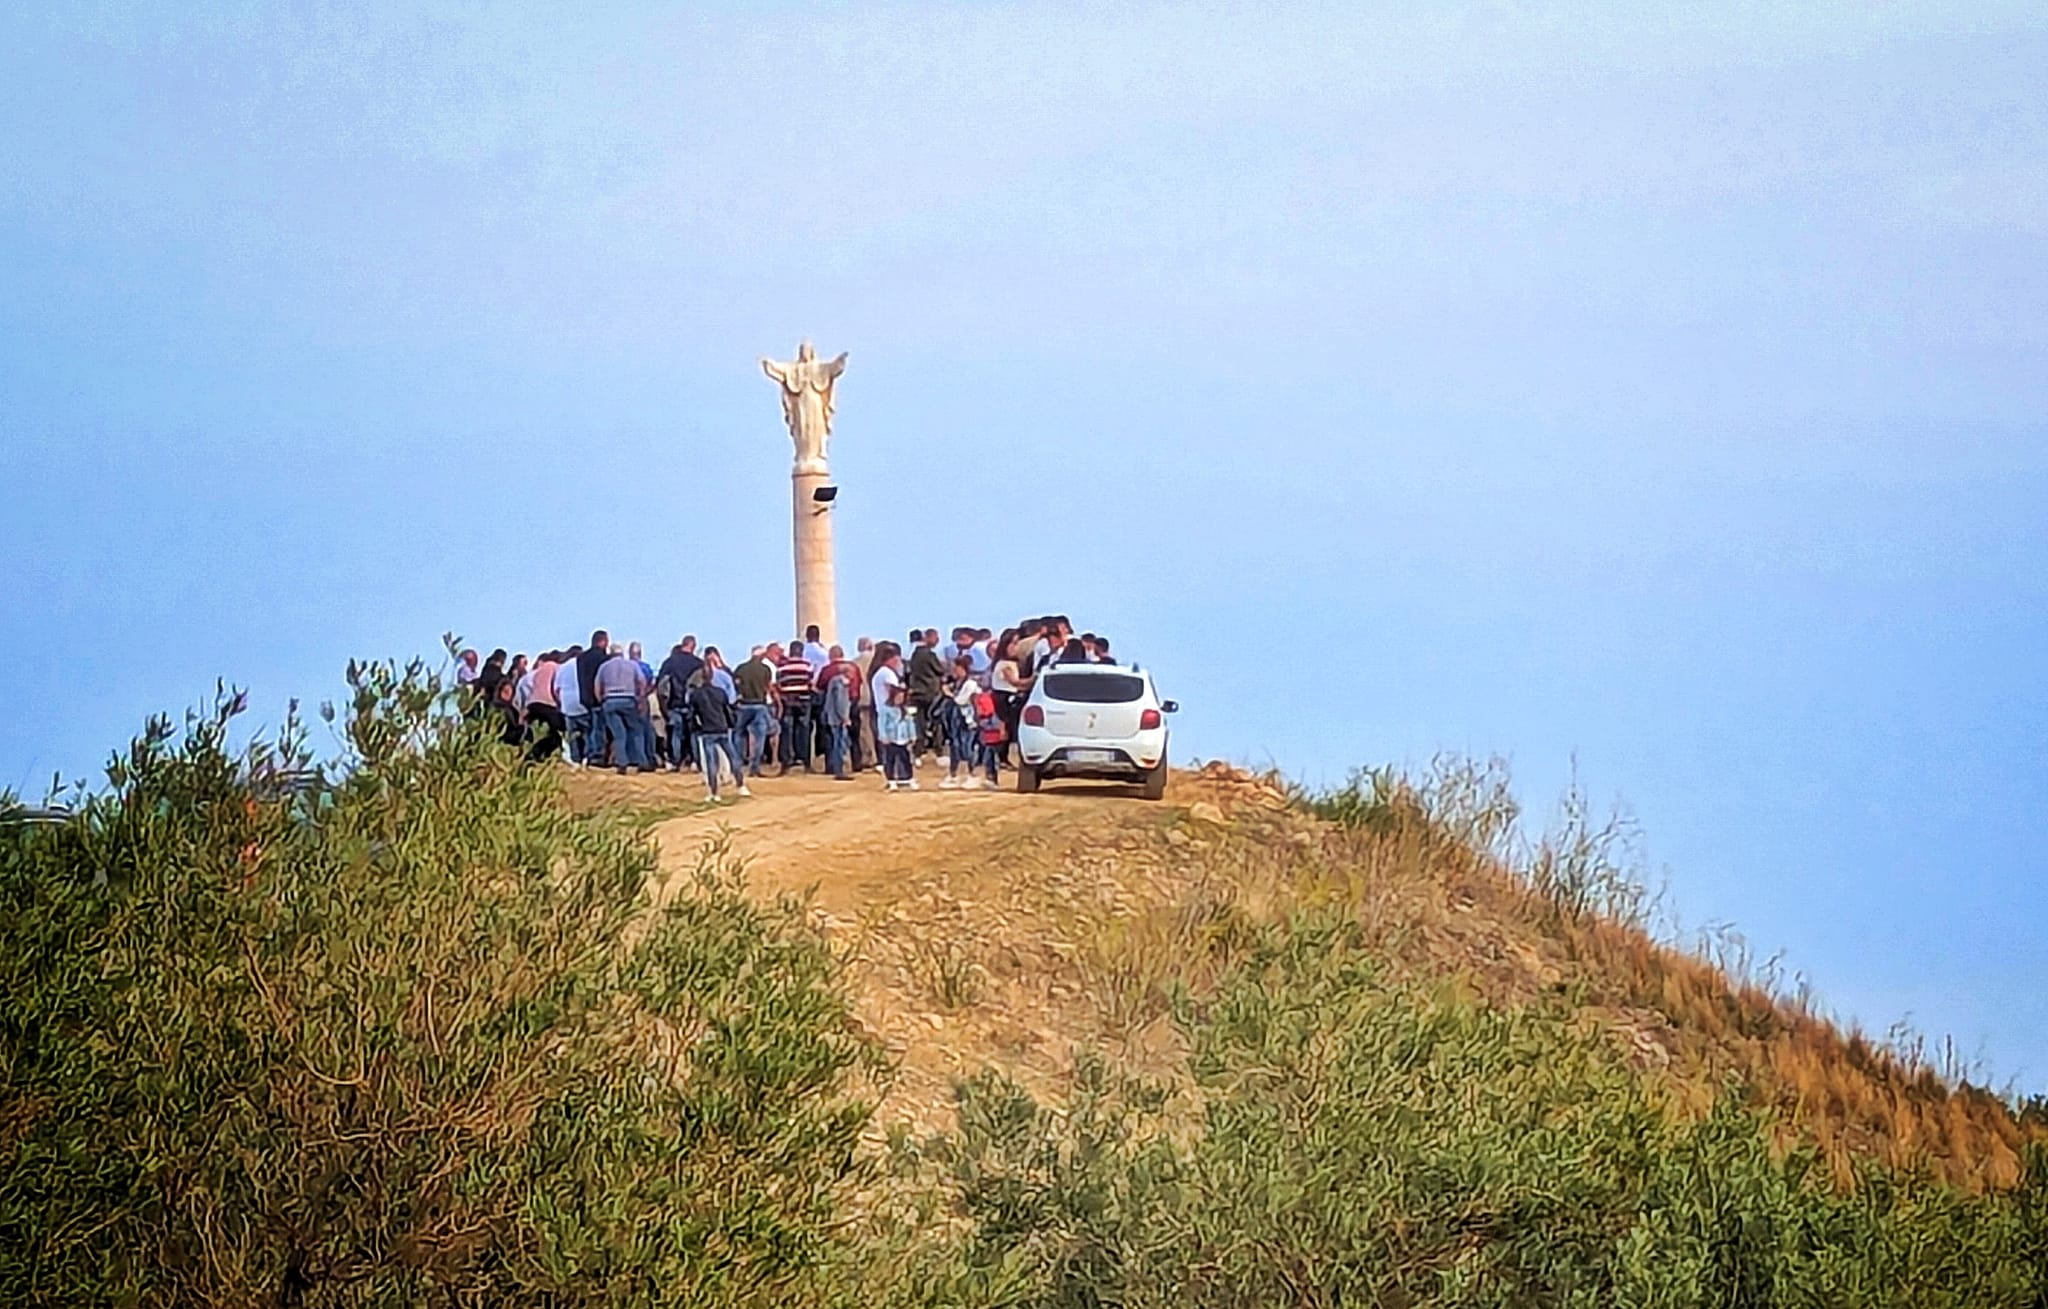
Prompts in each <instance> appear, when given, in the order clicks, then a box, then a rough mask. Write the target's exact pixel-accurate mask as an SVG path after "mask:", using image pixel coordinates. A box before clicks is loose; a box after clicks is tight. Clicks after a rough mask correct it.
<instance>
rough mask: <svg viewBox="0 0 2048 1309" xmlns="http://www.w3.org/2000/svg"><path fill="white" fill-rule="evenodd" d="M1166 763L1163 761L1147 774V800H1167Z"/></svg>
mask: <svg viewBox="0 0 2048 1309" xmlns="http://www.w3.org/2000/svg"><path fill="white" fill-rule="evenodd" d="M1166 774H1167V767H1166V761H1165V760H1164V759H1161V760H1160V761H1159V764H1158V766H1157V767H1155V768H1154V769H1153V770H1152V771H1151V772H1149V773H1147V774H1145V798H1146V799H1147V800H1164V799H1165V798H1166Z"/></svg>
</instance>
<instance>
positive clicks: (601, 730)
mask: <svg viewBox="0 0 2048 1309" xmlns="http://www.w3.org/2000/svg"><path fill="white" fill-rule="evenodd" d="M611 645H612V638H611V634H610V633H608V632H606V631H605V630H604V629H603V628H599V629H598V630H597V631H595V632H592V633H591V634H590V648H589V649H588V650H585V651H584V652H583V653H582V654H580V655H577V656H576V692H577V694H578V695H579V696H581V697H582V700H583V707H584V710H585V712H587V713H588V714H589V715H590V721H589V723H588V725H587V726H586V728H585V731H584V738H583V762H584V763H586V764H596V765H597V766H599V767H600V768H601V767H603V766H604V765H605V763H606V762H607V759H606V756H607V753H608V751H607V746H608V745H612V746H616V744H617V743H616V742H608V741H607V740H606V737H607V736H608V733H607V731H606V727H607V726H608V724H607V723H606V721H605V716H604V710H603V705H604V697H603V696H601V695H599V694H598V692H597V670H598V669H600V668H602V667H604V666H605V664H606V662H607V661H609V660H610V659H611V657H612V650H611Z"/></svg>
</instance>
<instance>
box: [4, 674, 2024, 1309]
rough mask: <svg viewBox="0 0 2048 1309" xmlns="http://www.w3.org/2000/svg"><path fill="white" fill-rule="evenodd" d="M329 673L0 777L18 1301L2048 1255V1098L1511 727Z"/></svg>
mask: <svg viewBox="0 0 2048 1309" xmlns="http://www.w3.org/2000/svg"><path fill="white" fill-rule="evenodd" d="M349 680H350V690H351V697H350V700H349V702H348V704H347V706H346V716H345V721H344V723H343V731H344V732H345V740H346V742H347V747H346V755H345V757H344V758H342V759H340V760H338V761H334V762H331V763H320V762H318V761H316V760H315V759H314V757H313V755H312V754H311V752H310V751H309V750H308V749H307V748H306V745H305V739H304V733H303V731H302V730H301V729H300V728H298V726H297V725H296V724H287V726H286V728H285V729H284V730H283V731H282V732H281V733H280V734H279V736H278V737H277V738H275V739H272V740H259V741H257V742H255V743H254V744H252V745H250V746H249V747H247V748H246V749H244V750H239V751H231V750H230V749H229V748H228V745H227V741H228V737H229V730H228V725H229V721H230V719H232V718H233V716H234V715H235V714H236V713H238V712H239V711H240V708H241V704H242V701H241V698H240V697H239V696H237V695H235V694H233V693H231V692H225V691H224V692H223V694H222V696H221V699H220V702H219V704H218V705H216V706H215V708H214V710H213V712H211V713H210V714H209V713H204V712H202V713H195V714H193V715H191V716H190V717H189V718H188V719H187V720H186V725H185V727H184V729H183V730H182V732H181V731H180V730H178V729H176V728H174V727H173V726H172V723H171V722H170V720H168V719H157V720H154V721H152V722H151V723H150V725H149V726H148V728H147V729H146V730H145V732H144V733H143V735H142V736H141V737H140V738H138V739H137V740H136V741H135V742H134V743H133V744H132V745H131V746H130V747H129V749H128V750H126V751H125V752H123V753H122V754H120V755H118V756H116V757H115V758H114V759H113V761H112V762H111V764H110V766H109V769H108V785H107V787H106V788H105V789H104V790H103V791H99V792H93V793H85V794H81V795H80V796H79V797H78V803H77V805H76V807H75V808H74V809H73V810H72V811H71V812H70V813H69V814H68V815H60V816H56V817H55V818H54V820H53V821H47V822H35V823H22V822H14V821H10V822H6V823H0V1302H5V1303H7V1304H22V1305H52V1306H56V1305H67V1306H68V1305H71V1304H102V1303H105V1304H164V1305H186V1304H189V1305H214V1304H238V1305H239V1304H275V1305H280V1306H312V1305H321V1306H328V1305H332V1306H356V1305H362V1306H369V1305H382V1304H449V1305H458V1304H492V1305H506V1306H528V1305H530V1306H536V1307H539V1306H546V1307H547V1309H566V1307H568V1306H624V1305H632V1306H649V1307H651V1306H656V1305H666V1304H690V1305H693V1306H714V1307H715V1306H729V1307H731V1309H739V1307H741V1306H745V1307H747V1309H759V1307H764V1306H769V1305H778V1306H779V1305H821V1306H831V1307H833V1309H852V1307H853V1306H860V1309H872V1307H874V1306H883V1307H885V1309H940V1307H941V1306H947V1307H951V1306H976V1307H982V1309H997V1307H998V1306H1001V1307H1004V1309H1100V1307H1101V1306H1104V1305H1110V1304H1115V1305H1121V1306H1127V1307H1129V1309H1150V1307H1153V1306H1157V1309H1167V1307H1168V1306H1172V1307H1173V1309H1181V1307H1182V1306H1188V1305H1194V1306H1209V1307H1213V1309H1253V1307H1254V1306H1258V1307H1260V1309H1263V1307H1265V1306H1272V1305H1289V1306H1300V1307H1302V1309H1312V1307H1313V1309H1325V1307H1327V1306H1334V1305H1339V1304H1372V1305H1393V1306H1409V1305H1419V1304H1439V1305H1445V1306H1452V1305H1457V1306H1474V1307H1475V1309H1476V1307H1478V1306H1491V1307H1493V1309H1506V1306H1511V1305H1512V1306H1524V1305H1532V1306H1548V1305H1558V1306H1592V1305H1606V1304H1642V1305H1652V1304H1654V1305H1660V1306H1661V1305H1670V1306H1681V1305H1683V1306H1699V1309H1707V1307H1708V1306H1720V1305H1727V1304H1765V1303H1799V1304H1815V1305H1842V1306H1862V1305H1866V1304H1871V1303H1892V1304H1928V1305H1952V1306H1962V1305H1969V1306H1980V1305H1994V1306H2011V1307H2012V1309H2031V1307H2032V1306H2038V1305H2039V1304H2040V1303H2041V1296H2042V1295H2043V1294H2044V1292H2048V1280H2044V1279H2048V1150H2043V1149H2042V1148H2041V1144H2040V1141H2039V1137H2040V1136H2041V1132H2040V1125H2039V1124H2038V1123H2035V1122H2032V1121H2030V1120H2022V1119H2021V1118H2019V1117H2017V1116H2016V1115H2015V1113H2014V1112H2013V1110H2012V1108H2011V1107H2010V1106H2008V1105H2007V1104H2005V1103H2004V1102H2003V1101H2001V1100H1999V1099H1998V1098H1997V1097H1995V1096H1992V1095H1989V1094H1987V1093H1985V1092H1982V1091H1980V1090H1977V1089H1974V1088H1971V1087H1968V1086H1965V1085H1959V1084H1955V1085H1952V1084H1950V1083H1949V1082H1947V1081H1945V1080H1944V1079H1942V1078H1941V1077H1938V1076H1936V1075H1935V1074H1934V1073H1933V1072H1931V1071H1930V1070H1927V1069H1925V1068H1922V1067H1920V1066H1918V1065H1917V1064H1915V1063H1914V1062H1913V1061H1912V1060H1910V1059H1908V1058H1904V1057H1901V1056H1899V1055H1898V1054H1896V1053H1893V1052H1888V1051H1886V1050H1883V1049H1879V1048H1874V1047H1872V1046H1871V1045H1870V1044H1869V1043H1867V1042H1865V1041H1863V1040H1861V1039H1860V1038H1858V1037H1857V1036H1855V1035H1854V1034H1844V1033H1841V1032H1839V1031H1837V1030H1836V1029H1835V1028H1834V1027H1832V1026H1831V1025H1829V1024H1828V1023H1827V1022H1826V1021H1824V1020H1823V1019H1822V1018H1821V1017H1819V1016H1817V1015H1815V1014H1813V1013H1810V1012H1807V1011H1806V1010H1805V1009H1803V1008H1801V1007H1800V1006H1799V1005H1797V1004H1794V1003H1789V1002H1787V1001H1784V1000H1781V999H1779V998H1776V997H1774V996H1772V995H1771V994H1769V993H1768V991H1767V990H1766V989H1764V988H1762V987H1759V986H1757V985H1754V984H1749V983H1745V982H1744V980H1743V979H1741V978H1739V977H1730V976H1727V975H1725V974H1724V973H1723V972H1721V971H1720V970H1718V969H1716V968H1715V967H1713V966H1712V965H1711V964H1709V963H1707V962H1706V961H1703V960H1701V959H1699V958H1695V957H1692V956H1690V955H1687V954H1686V953H1684V952H1682V951H1678V950H1674V949H1670V948H1667V947H1665V946H1663V945H1660V944H1658V943H1657V942H1655V941H1654V940H1652V939H1651V938H1650V937H1649V936H1648V935H1646V934H1645V932H1644V931H1643V930H1642V928H1641V924H1640V922H1639V914H1638V912H1637V910H1638V909H1639V907H1640V901H1639V899H1638V898H1637V892H1636V888H1634V887H1633V885H1632V884H1631V883H1630V882H1629V881H1628V878H1627V876H1626V871H1627V870H1626V868H1625V867H1622V866H1617V865H1615V864H1614V863H1613V862H1612V860H1611V858H1610V856H1611V854H1612V851H1611V849H1610V846H1609V845H1608V843H1607V842H1606V836H1605V833H1604V832H1603V831H1602V830H1601V829H1598V828H1594V827H1590V826H1588V825H1586V824H1584V823H1583V822H1579V823H1578V824H1577V825H1572V824H1567V826H1566V827H1565V828H1564V829H1563V830H1562V831H1560V832H1559V833H1558V834H1557V836H1556V838H1555V839H1554V840H1549V841H1547V842H1546V843H1545V844H1543V845H1540V846H1538V847H1537V848H1536V849H1534V850H1533V851H1524V850H1520V849H1519V848H1518V847H1517V846H1516V845H1515V843H1513V842H1511V841H1508V840H1505V839H1503V833H1504V832H1505V831H1506V830H1508V829H1509V828H1510V827H1511V826H1512V819H1513V815H1514V808H1513V805H1512V803H1511V800H1510V798H1509V797H1507V796H1506V794H1505V792H1504V790H1503V789H1502V785H1501V782H1500V779H1499V778H1498V777H1497V776H1495V775H1493V774H1491V773H1489V772H1488V771H1487V770H1485V769H1484V768H1480V769H1469V768H1468V769H1460V768H1457V767H1451V768H1446V769H1439V770H1437V771H1436V772H1434V773H1432V774H1430V775H1428V776H1424V777H1420V778H1415V779H1403V778H1400V777H1397V776H1394V775H1392V774H1390V773H1370V774H1362V775H1360V777H1359V778H1358V779H1356V780H1355V781H1354V782H1353V784H1351V785H1350V786H1348V787H1346V788H1343V789H1341V790H1339V791H1336V792H1332V793H1329V794H1323V795H1313V796H1311V795H1304V794H1302V793H1300V792H1299V791H1297V790H1296V789H1295V788H1293V787H1291V786H1289V785H1287V784H1286V783H1285V782H1283V781H1281V780H1279V779H1277V778H1273V777H1262V776H1253V775H1249V774H1246V773H1244V772H1241V771H1238V770H1235V769H1231V768H1228V767H1225V766H1222V765H1210V766H1207V767H1204V768H1202V769H1200V770H1196V771H1190V772H1182V773H1180V774H1177V775H1176V776H1175V777H1174V778H1173V780H1172V786H1171V787H1170V789H1169V792H1168V796H1167V800H1166V802H1165V803H1161V804H1149V803H1143V802H1140V801H1138V800H1135V799H1133V798H1130V797H1129V796H1128V795H1127V794H1126V793H1123V792H1121V791H1120V790H1118V789H1116V788H1093V787H1088V786H1071V787H1057V788H1053V789H1050V790H1047V791H1044V792H1042V793H1040V794H1038V795H1034V796H1020V795H1016V794H1013V793H1008V792H994V793H979V792H974V793H952V792H941V791H938V790H936V789H933V788H927V789H926V790H923V791H921V792H918V793H911V794H897V795H884V794H882V793H881V792H879V791H878V790H877V789H876V788H875V787H874V786H873V785H871V784H870V785H866V786H862V785H845V784H839V783H833V782H828V781H824V780H812V779H809V778H792V779H787V780H781V779H769V780H767V781H765V782H764V783H763V784H762V785H761V786H760V787H759V788H758V790H759V794H758V795H757V796H756V797H754V798H752V799H750V800H747V801H744V802H741V803H736V804H730V805H726V806H719V807H716V808H707V807H706V806H705V805H704V804H703V803H702V801H701V799H700V798H699V797H700V793H699V792H698V790H697V788H696V786H695V784H694V783H693V782H692V781H691V780H690V779H686V778H679V777H673V776H658V775H657V776H645V777H625V778H621V777H617V776H601V775H595V774H585V773H571V772H569V771H568V770H566V769H562V768H556V767H533V766H528V765H525V764H523V763H522V762H521V760H520V758H519V756H518V753H517V752H516V751H515V750H512V749H508V748H507V747H505V746H503V745H502V744H500V743H499V742H498V741H497V740H496V733H495V732H493V731H492V730H491V729H490V728H489V726H488V725H485V724H477V723H466V722H465V721H463V720H462V719H461V718H460V717H459V716H457V715H454V714H451V713H449V712H448V710H449V708H450V707H451V704H452V702H451V701H450V699H449V698H448V695H447V693H446V692H445V691H444V690H443V688H442V687H441V686H440V684H439V682H438V679H436V678H435V677H434V676H433V674H431V673H430V672H428V671H427V670H425V669H424V668H423V667H421V666H419V665H411V666H407V667H405V668H398V667H394V666H392V665H389V664H357V665H352V666H351V668H350V670H349ZM337 717H341V715H337Z"/></svg>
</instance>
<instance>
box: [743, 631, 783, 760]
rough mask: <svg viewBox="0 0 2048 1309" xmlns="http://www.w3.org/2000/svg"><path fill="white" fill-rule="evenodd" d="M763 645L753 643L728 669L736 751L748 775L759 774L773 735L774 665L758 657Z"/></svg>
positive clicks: (760, 656) (760, 655)
mask: <svg viewBox="0 0 2048 1309" xmlns="http://www.w3.org/2000/svg"><path fill="white" fill-rule="evenodd" d="M765 649H766V647H765V646H758V645H757V646H755V647H754V648H753V651H752V653H751V654H749V655H748V657H747V662H745V663H743V664H741V665H740V666H739V667H738V668H735V669H733V670H732V677H733V682H734V684H735V685H736V686H737V687H738V690H739V701H740V719H739V728H738V731H739V734H740V736H739V740H740V754H741V757H742V758H744V759H745V760H746V764H747V775H748V776H749V777H759V776H760V775H761V765H762V764H763V763H765V762H766V759H767V754H768V741H769V738H770V737H771V736H773V735H775V732H774V731H773V730H772V729H773V728H774V725H775V707H774V703H773V702H774V699H775V665H773V664H771V663H769V662H768V660H766V659H764V658H762V653H763V651H764V650H765ZM778 653H779V652H778Z"/></svg>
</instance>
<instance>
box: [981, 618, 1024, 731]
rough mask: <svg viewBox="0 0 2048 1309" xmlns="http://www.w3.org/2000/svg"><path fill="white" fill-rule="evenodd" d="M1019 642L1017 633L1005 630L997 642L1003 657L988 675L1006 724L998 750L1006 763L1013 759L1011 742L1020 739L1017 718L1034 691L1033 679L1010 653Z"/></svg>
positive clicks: (997, 712)
mask: <svg viewBox="0 0 2048 1309" xmlns="http://www.w3.org/2000/svg"><path fill="white" fill-rule="evenodd" d="M1016 644H1017V643H1016V636H1015V634H1014V633H1011V632H1005V633H1003V639H1002V640H1001V641H999V642H997V643H996V648H997V649H998V650H999V651H1001V652H1002V657H1001V658H1000V659H997V660H996V662H995V667H993V668H991V669H990V670H989V675H988V676H989V689H990V690H991V691H992V692H993V693H994V694H995V698H996V717H997V718H999V719H1001V720H1002V724H1003V731H1004V737H1003V741H1002V745H1001V747H1000V748H999V750H998V751H997V753H998V754H999V755H1000V756H1001V757H1002V761H1003V762H1004V763H1008V762H1009V761H1010V743H1011V742H1013V741H1015V740H1016V739H1017V724H1018V720H1019V719H1021V718H1022V717H1023V714H1024V697H1026V696H1027V695H1029V694H1030V693H1031V679H1030V678H1028V677H1026V676H1024V674H1023V673H1022V671H1020V670H1019V668H1018V666H1017V659H1016V656H1015V655H1014V654H1012V653H1011V651H1013V650H1014V649H1015V648H1016Z"/></svg>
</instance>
